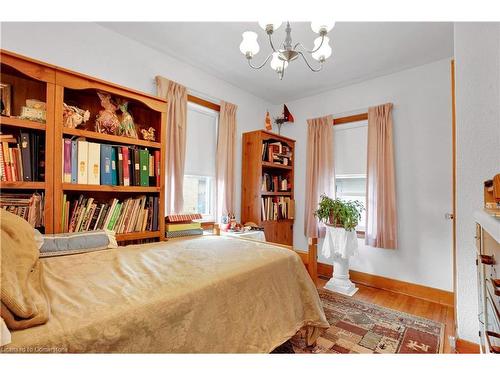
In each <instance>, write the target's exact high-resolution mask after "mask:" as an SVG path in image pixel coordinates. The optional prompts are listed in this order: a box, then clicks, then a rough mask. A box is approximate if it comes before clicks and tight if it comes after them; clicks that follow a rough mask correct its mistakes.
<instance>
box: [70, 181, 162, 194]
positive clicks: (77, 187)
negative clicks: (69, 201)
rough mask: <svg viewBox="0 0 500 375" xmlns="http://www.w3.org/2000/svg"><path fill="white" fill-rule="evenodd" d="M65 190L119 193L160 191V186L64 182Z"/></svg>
mask: <svg viewBox="0 0 500 375" xmlns="http://www.w3.org/2000/svg"><path fill="white" fill-rule="evenodd" d="M62 190H65V191H99V192H117V193H122V192H126V193H159V192H160V190H161V189H160V188H159V187H156V186H114V185H87V184H68V183H63V184H62Z"/></svg>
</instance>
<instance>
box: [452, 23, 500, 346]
mask: <svg viewBox="0 0 500 375" xmlns="http://www.w3.org/2000/svg"><path fill="white" fill-rule="evenodd" d="M454 30H455V33H454V34H455V35H454V37H455V59H456V73H455V77H456V105H457V324H458V336H459V337H460V338H463V339H465V340H469V341H477V340H478V334H477V332H478V322H477V292H476V291H477V283H476V265H475V250H474V246H475V245H474V220H473V217H472V215H473V212H474V211H475V210H477V209H480V208H481V207H482V206H483V182H484V181H485V180H487V179H490V178H492V177H493V175H495V174H496V173H500V23H490V24H488V23H456V24H455V28H454Z"/></svg>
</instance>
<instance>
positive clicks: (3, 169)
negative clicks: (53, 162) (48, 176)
mask: <svg viewBox="0 0 500 375" xmlns="http://www.w3.org/2000/svg"><path fill="white" fill-rule="evenodd" d="M0 141H1V143H0V180H1V181H9V182H14V181H26V182H32V181H44V180H45V137H44V136H42V135H40V134H39V133H37V132H29V131H25V130H21V131H20V133H19V135H18V136H15V135H13V134H0Z"/></svg>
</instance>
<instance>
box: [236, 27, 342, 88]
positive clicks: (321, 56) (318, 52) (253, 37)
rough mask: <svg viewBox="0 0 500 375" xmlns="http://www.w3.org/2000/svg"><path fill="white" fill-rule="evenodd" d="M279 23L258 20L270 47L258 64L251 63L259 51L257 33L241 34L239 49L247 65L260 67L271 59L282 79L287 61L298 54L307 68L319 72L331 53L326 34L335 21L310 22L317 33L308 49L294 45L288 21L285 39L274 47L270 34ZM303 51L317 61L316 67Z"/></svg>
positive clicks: (247, 32)
mask: <svg viewBox="0 0 500 375" xmlns="http://www.w3.org/2000/svg"><path fill="white" fill-rule="evenodd" d="M281 24H282V22H277V23H268V22H259V26H260V27H261V28H262V29H264V30H265V31H266V33H267V36H268V37H269V44H270V46H271V49H272V52H271V54H270V55H269V56H267V57H266V59H265V60H264V62H263V63H262V64H260V65H253V64H252V59H253V58H254V56H255V55H256V54H257V53H259V50H260V47H259V43H258V42H257V33H255V32H253V31H245V32H244V33H243V34H242V37H243V41H242V42H241V44H240V51H241V53H243V54H244V55H245V57H246V59H247V61H248V65H249V66H250V67H251V68H253V69H261V68H262V67H263V66H264V65H266V64H267V62H268V61H269V60H270V59H271V63H270V66H271V69H273V70H274V71H275V72H276V73H278V76H279V78H280V79H283V75H284V74H285V69H286V68H287V67H288V63H289V62H291V61H293V60H295V59H297V58H298V57H299V56H300V57H302V59H303V60H304V62H305V63H306V65H307V66H308V67H309V69H311V70H312V71H313V72H319V71H320V70H321V69H322V68H323V63H324V62H325V61H326V59H327V58H329V57H330V56H331V55H332V48H331V47H330V45H329V43H330V38H328V36H327V34H328V32H329V31H330V30H331V29H333V27H334V26H335V22H329V23H321V22H311V29H312V30H313V31H314V32H315V33H317V34H318V35H319V36H318V37H317V38H316V39H315V40H314V47H313V49H312V50H308V49H307V48H305V47H304V46H303V45H302V43H300V42H299V43H296V44H295V45H294V44H293V43H292V28H291V26H290V22H287V23H286V27H285V40H284V41H283V43H281V44H280V45H279V46H278V48H275V46H274V43H273V38H272V36H273V34H274V32H275V31H276V30H278V28H279V27H280V26H281ZM305 53H307V54H310V55H311V57H312V58H313V59H314V60H316V61H318V62H319V65H317V67H313V66H312V65H311V64H310V63H309V61H308V60H307V58H306V56H305Z"/></svg>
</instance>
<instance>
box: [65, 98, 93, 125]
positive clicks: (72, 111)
mask: <svg viewBox="0 0 500 375" xmlns="http://www.w3.org/2000/svg"><path fill="white" fill-rule="evenodd" d="M63 107H64V109H63V124H64V127H66V128H71V129H74V128H76V127H78V126H80V125H81V124H84V123H86V122H87V121H88V120H89V118H90V112H89V111H88V110H84V109H81V108H78V107H76V106H73V105H67V104H66V103H63Z"/></svg>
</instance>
